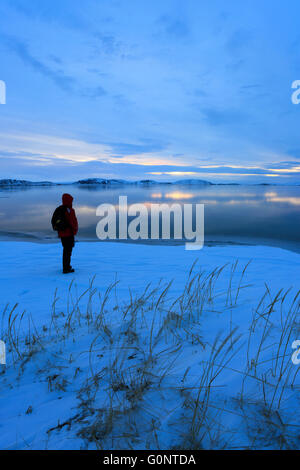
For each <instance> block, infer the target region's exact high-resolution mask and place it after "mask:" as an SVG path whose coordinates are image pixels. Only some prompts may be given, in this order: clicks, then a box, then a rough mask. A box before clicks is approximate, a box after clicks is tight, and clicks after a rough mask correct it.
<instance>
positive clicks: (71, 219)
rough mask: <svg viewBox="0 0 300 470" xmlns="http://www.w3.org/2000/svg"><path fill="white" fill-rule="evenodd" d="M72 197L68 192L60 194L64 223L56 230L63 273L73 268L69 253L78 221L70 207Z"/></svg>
mask: <svg viewBox="0 0 300 470" xmlns="http://www.w3.org/2000/svg"><path fill="white" fill-rule="evenodd" d="M72 203H73V197H72V196H71V195H70V194H63V195H62V206H60V207H61V208H62V209H63V213H64V217H65V222H66V223H65V225H66V227H65V228H64V229H63V230H58V236H59V238H60V239H61V243H62V246H63V273H64V274H68V273H73V272H74V271H75V270H74V269H73V268H72V266H71V255H72V250H73V247H74V244H75V243H74V236H75V235H76V233H77V232H78V222H77V218H76V214H75V211H74V209H73V207H72Z"/></svg>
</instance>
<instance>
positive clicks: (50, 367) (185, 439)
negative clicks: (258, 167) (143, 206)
mask: <svg viewBox="0 0 300 470" xmlns="http://www.w3.org/2000/svg"><path fill="white" fill-rule="evenodd" d="M0 257H1V265H0V285H1V298H0V302H1V305H0V308H1V312H2V313H1V330H0V331H1V332H0V339H2V340H4V341H5V342H6V347H7V358H6V359H7V365H6V367H4V366H0V367H2V374H0V403H1V404H0V448H1V449H30V448H33V449H45V448H49V449H80V448H89V449H95V448H104V449H116V448H121V449H125V448H135V449H145V448H150V449H159V448H160V449H171V448H174V449H175V448H177V449H179V448H183V447H186V448H227V449H229V448H259V449H261V448H299V447H300V445H299V441H300V439H299V416H300V412H299V385H300V384H299V381H300V379H299V376H300V374H298V375H297V372H298V369H299V366H298V365H295V364H293V362H292V360H291V357H292V353H293V350H292V342H293V341H294V340H296V339H300V322H299V299H298V297H295V296H296V294H297V292H298V289H299V272H300V255H298V254H295V253H293V252H290V251H286V250H282V249H279V248H271V247H266V246H251V247H250V246H230V247H205V248H204V249H202V250H200V251H186V250H185V249H184V247H183V246H182V247H181V246H149V245H134V244H121V243H103V242H102V243H101V242H99V243H87V242H80V243H78V244H77V245H76V246H75V249H74V254H73V258H72V265H73V266H74V267H75V269H76V272H75V273H74V274H69V275H63V274H62V273H61V245H60V244H59V243H57V244H35V243H30V242H10V241H2V242H0ZM250 260H251V262H250V264H248V263H249V261H250ZM191 268H192V270H191ZM244 268H246V269H245V271H244ZM170 281H173V282H172V284H169V283H170ZM150 283H151V285H149V284H150ZM109 286H111V288H109ZM290 288H291V289H290ZM288 289H290V290H289V291H288ZM287 291H288V292H287ZM16 304H17V305H16Z"/></svg>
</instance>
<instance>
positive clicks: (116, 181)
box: [73, 178, 130, 186]
mask: <svg viewBox="0 0 300 470" xmlns="http://www.w3.org/2000/svg"><path fill="white" fill-rule="evenodd" d="M73 184H79V185H89V186H94V185H98V184H103V185H113V184H130V182H129V181H125V180H119V179H105V178H87V179H83V180H79V181H76V182H75V183H73Z"/></svg>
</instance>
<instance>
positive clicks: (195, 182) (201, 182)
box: [173, 179, 213, 186]
mask: <svg viewBox="0 0 300 470" xmlns="http://www.w3.org/2000/svg"><path fill="white" fill-rule="evenodd" d="M173 184H186V185H195V186H196V185H212V184H213V183H211V182H210V181H205V180H198V179H186V180H179V181H175V183H173Z"/></svg>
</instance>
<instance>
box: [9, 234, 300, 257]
mask: <svg viewBox="0 0 300 470" xmlns="http://www.w3.org/2000/svg"><path fill="white" fill-rule="evenodd" d="M2 242H26V243H28V242H29V243H37V244H45V245H46V244H55V243H60V240H59V238H58V237H56V236H55V235H54V236H52V235H45V234H44V233H22V232H0V243H2ZM76 243H80V244H81V243H116V244H125V245H127V244H131V245H141V246H153V247H156V246H162V247H169V246H184V245H185V243H186V240H138V241H136V240H130V239H128V240H105V241H102V240H99V239H97V238H90V237H81V236H80V237H79V238H78V237H77V239H76ZM204 246H205V247H218V246H219V247H224V248H227V249H229V248H230V247H231V246H244V247H251V246H264V247H270V248H279V249H283V250H288V251H291V252H294V253H298V254H300V242H299V243H297V242H292V241H286V240H276V239H268V238H265V239H264V238H253V237H235V238H231V239H230V240H228V239H227V238H225V237H221V236H219V235H214V236H211V235H210V236H208V237H205V239H204Z"/></svg>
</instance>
